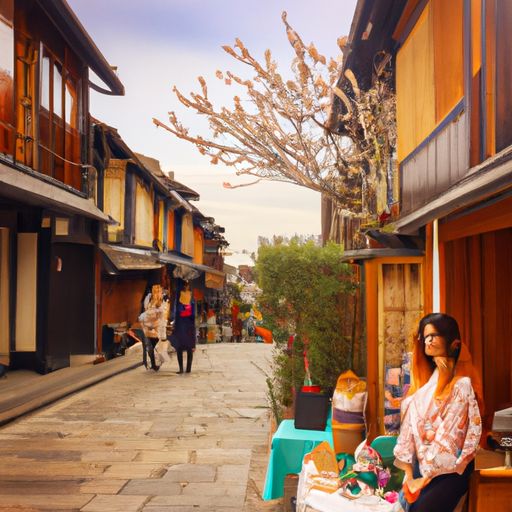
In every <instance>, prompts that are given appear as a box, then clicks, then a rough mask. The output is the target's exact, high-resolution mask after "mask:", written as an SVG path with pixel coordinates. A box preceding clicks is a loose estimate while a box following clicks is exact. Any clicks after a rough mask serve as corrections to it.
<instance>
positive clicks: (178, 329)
mask: <svg viewBox="0 0 512 512" xmlns="http://www.w3.org/2000/svg"><path fill="white" fill-rule="evenodd" d="M171 340H172V341H171V343H172V345H173V347H174V348H175V349H176V356H177V358H178V366H179V371H178V373H183V352H186V353H187V367H186V372H187V373H190V372H191V371H192V359H193V354H194V350H195V349H196V326H195V302H194V298H193V296H192V290H191V289H190V284H189V283H188V281H185V283H184V285H183V288H182V289H181V291H178V293H177V297H176V301H175V307H174V330H173V334H172V337H171Z"/></svg>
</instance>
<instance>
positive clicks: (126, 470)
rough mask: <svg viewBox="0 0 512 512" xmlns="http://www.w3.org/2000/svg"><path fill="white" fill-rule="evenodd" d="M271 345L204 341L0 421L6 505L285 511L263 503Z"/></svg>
mask: <svg viewBox="0 0 512 512" xmlns="http://www.w3.org/2000/svg"><path fill="white" fill-rule="evenodd" d="M271 350H272V347H271V346H269V345H264V344H218V345H200V346H198V350H197V351H196V356H195V359H194V366H193V369H192V373H191V374H189V375H187V374H185V375H177V374H176V373H175V370H176V362H175V360H173V361H172V362H171V363H167V364H166V365H164V366H163V367H162V368H161V370H160V371H159V372H158V373H154V372H148V371H146V370H144V369H143V368H137V369H135V370H131V371H128V372H126V373H124V374H121V375H118V376H116V377H113V378H111V379H109V380H107V381H104V382H102V383H100V384H97V385H95V386H92V387H90V388H88V389H86V390H84V391H81V392H79V393H76V394H75V395H72V396H70V397H68V398H65V399H63V400H61V401H59V402H56V403H55V404H53V405H51V406H48V407H46V408H45V409H42V410H40V411H38V412H35V413H33V414H31V415H29V416H25V417H23V418H21V419H19V420H17V421H15V422H13V423H10V424H7V425H5V426H4V427H2V428H0V510H2V511H7V510H12V511H14V510H16V511H19V510H24V511H36V510H55V511H57V510H64V511H83V512H116V511H120V512H121V511H122V512H131V511H144V512H163V511H174V512H191V511H198V510H201V511H203V510H204V511H211V512H222V511H226V512H228V511H244V512H256V511H269V512H274V511H278V510H280V507H281V504H280V502H279V501H273V502H267V503H265V502H262V500H261V498H260V496H261V491H262V486H263V479H264V476H265V467H266V460H267V450H268V440H269V410H268V408H267V402H266V383H265V372H267V371H268V366H269V360H270V356H271Z"/></svg>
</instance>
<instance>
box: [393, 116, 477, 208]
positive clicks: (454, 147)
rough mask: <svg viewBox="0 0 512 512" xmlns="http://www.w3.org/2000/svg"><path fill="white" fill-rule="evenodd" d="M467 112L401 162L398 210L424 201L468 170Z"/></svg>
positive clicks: (443, 189) (417, 205)
mask: <svg viewBox="0 0 512 512" xmlns="http://www.w3.org/2000/svg"><path fill="white" fill-rule="evenodd" d="M466 122H467V115H466V113H465V112H463V113H462V114H461V115H460V116H459V117H458V118H456V119H455V120H454V121H453V122H451V123H449V124H448V125H447V126H446V127H445V128H444V129H443V130H441V131H440V132H439V134H438V135H437V137H435V138H433V139H432V140H431V141H430V142H429V143H428V144H426V145H425V146H424V147H423V148H422V149H421V150H419V151H418V152H417V153H416V154H415V155H414V156H413V157H411V158H410V159H408V160H407V161H406V162H405V163H403V164H402V165H401V180H402V190H401V197H402V204H401V206H402V210H401V211H402V213H403V214H406V213H409V212H411V211H414V210H415V209H417V208H419V207H420V206H423V205H424V204H426V203H428V202H429V201H430V200H431V199H432V198H433V197H435V196H437V195H439V194H441V193H442V192H444V191H445V190H447V189H448V188H449V187H450V186H452V185H454V184H455V183H457V182H458V181H459V180H460V179H462V178H463V177H464V176H465V175H466V174H467V172H468V171H469V141H468V139H467V136H466V135H465V132H466Z"/></svg>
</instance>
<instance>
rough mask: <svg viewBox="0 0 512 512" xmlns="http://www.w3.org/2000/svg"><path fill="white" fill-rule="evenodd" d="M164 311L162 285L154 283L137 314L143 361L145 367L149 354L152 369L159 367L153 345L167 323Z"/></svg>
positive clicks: (156, 369)
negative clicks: (142, 335)
mask: <svg viewBox="0 0 512 512" xmlns="http://www.w3.org/2000/svg"><path fill="white" fill-rule="evenodd" d="M165 312H166V304H165V303H164V297H163V291H162V287H161V286H160V285H159V284H155V285H153V286H152V287H151V293H149V294H148V295H146V297H145V298H144V312H143V313H142V314H141V315H140V316H139V321H140V322H141V323H142V330H143V332H144V347H143V356H142V357H143V363H144V366H145V367H146V368H147V356H149V359H150V361H151V369H152V370H154V371H158V370H159V369H160V366H159V365H158V364H157V363H156V359H155V347H156V344H157V343H158V340H159V339H160V336H161V334H162V332H164V330H165V326H166V323H167V319H166V317H165ZM164 337H165V335H164Z"/></svg>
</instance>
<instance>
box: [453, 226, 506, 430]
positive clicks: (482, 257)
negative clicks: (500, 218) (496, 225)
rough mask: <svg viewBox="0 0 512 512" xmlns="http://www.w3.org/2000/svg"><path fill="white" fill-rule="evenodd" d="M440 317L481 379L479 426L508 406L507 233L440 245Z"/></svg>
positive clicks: (497, 232)
mask: <svg viewBox="0 0 512 512" xmlns="http://www.w3.org/2000/svg"><path fill="white" fill-rule="evenodd" d="M443 246H444V258H445V262H444V263H445V266H446V269H447V271H446V273H445V280H446V282H445V285H446V312H447V313H448V314H450V315H452V316H454V317H455V318H456V319H457V321H458V322H459V326H460V328H461V336H462V338H463V341H465V342H466V343H467V344H468V346H469V348H470V350H471V353H472V356H473V360H474V363H475V365H476V367H477V368H478V369H480V370H481V373H482V381H483V386H484V399H485V405H486V410H485V424H486V426H487V427H488V428H489V426H490V423H491V421H492V414H493V412H494V411H495V410H497V409H499V408H501V407H504V404H506V403H509V402H511V401H512V377H511V375H512V348H511V343H510V342H509V338H510V330H511V329H512V295H511V294H510V290H511V289H512V258H511V257H510V254H512V228H508V229H502V230H499V231H493V232H488V233H484V234H481V235H472V236H470V237H465V238H457V239H455V240H452V241H449V242H445V243H444V244H443Z"/></svg>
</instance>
